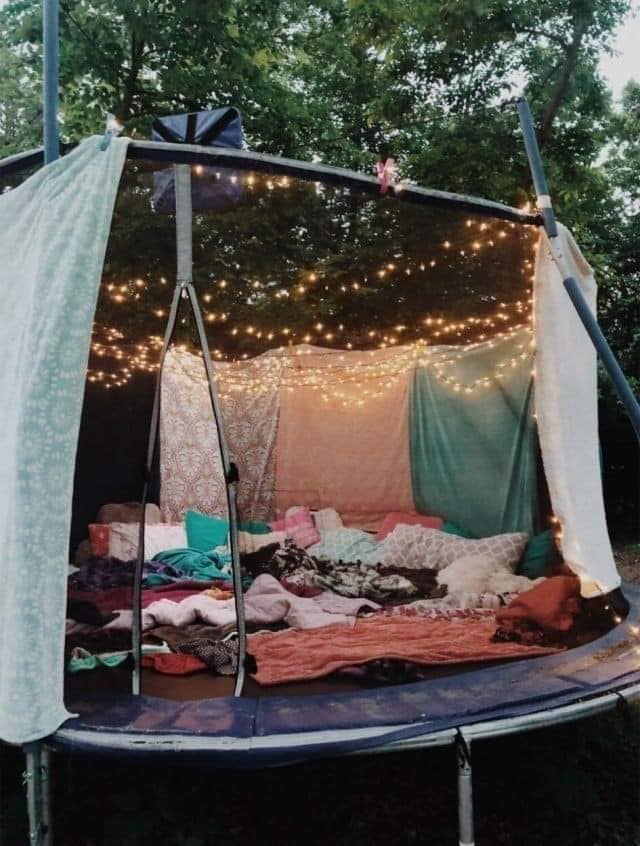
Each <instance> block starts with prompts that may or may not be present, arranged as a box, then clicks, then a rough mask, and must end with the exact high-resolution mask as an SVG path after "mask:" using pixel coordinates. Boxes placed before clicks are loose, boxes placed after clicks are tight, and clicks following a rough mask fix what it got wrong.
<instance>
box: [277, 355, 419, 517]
mask: <svg viewBox="0 0 640 846" xmlns="http://www.w3.org/2000/svg"><path fill="white" fill-rule="evenodd" d="M400 354H401V353H400ZM398 355H399V353H398V351H397V350H376V351H372V352H362V353H357V352H350V353H344V352H341V351H335V352H330V351H329V350H322V352H321V353H310V354H308V355H300V356H298V357H297V359H296V376H297V378H298V381H304V380H305V378H308V379H311V378H312V377H313V374H314V373H317V372H318V368H323V369H325V371H324V372H325V377H324V378H325V379H326V380H327V381H328V382H329V383H330V384H329V386H328V387H327V389H326V391H325V392H323V391H321V390H314V388H312V387H295V388H293V390H291V391H288V390H285V391H282V392H281V399H280V425H279V427H278V436H277V449H276V506H277V510H278V514H279V515H282V514H284V512H285V511H286V510H287V508H289V507H290V506H292V505H308V506H311V507H313V508H324V507H327V506H331V507H332V508H335V509H336V511H337V512H338V513H339V514H340V515H341V517H342V519H343V520H344V522H345V524H346V525H349V526H360V527H362V528H370V527H373V526H377V521H378V520H380V519H382V518H383V517H384V515H385V514H386V513H387V512H389V511H412V510H413V496H412V493H411V473H410V468H409V432H408V416H409V413H408V403H409V371H408V370H406V368H405V370H404V372H403V370H402V368H398V373H396V374H394V375H393V378H390V377H389V375H387V377H386V378H385V377H383V376H381V375H380V374H381V373H382V372H384V368H385V367H391V368H392V369H393V367H394V362H395V361H396V359H397V358H398ZM347 364H348V365H349V366H350V367H357V373H356V375H350V376H349V374H348V373H345V367H346V365H347ZM332 365H333V370H332V369H331V368H332ZM395 366H397V365H395ZM374 377H375V378H374ZM333 380H336V381H335V384H331V383H332V382H333ZM342 380H345V381H342ZM323 381H324V380H323ZM365 391H366V392H369V393H370V394H372V396H369V397H368V398H367V400H366V402H365V403H364V405H358V401H359V400H361V399H362V397H363V395H364V392H365Z"/></svg>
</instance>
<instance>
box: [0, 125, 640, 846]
mask: <svg viewBox="0 0 640 846" xmlns="http://www.w3.org/2000/svg"><path fill="white" fill-rule="evenodd" d="M127 157H128V158H129V159H134V160H143V161H149V162H165V163H168V164H192V165H205V166H215V165H221V166H228V167H233V168H235V169H238V170H254V171H263V172H268V173H270V174H273V175H288V176H293V177H296V178H298V179H302V180H306V181H311V182H322V183H326V184H331V185H340V186H347V187H350V188H354V189H356V190H358V191H361V192H364V193H369V194H376V195H378V196H379V191H380V186H379V183H378V181H377V179H376V178H375V177H373V176H367V175H363V174H360V173H356V172H354V171H351V170H346V169H342V168H335V167H328V166H325V165H321V164H307V163H304V162H298V161H294V160H290V159H284V158H279V157H275V156H267V155H262V154H258V153H252V152H250V151H247V150H233V149H222V148H209V147H200V146H196V145H188V144H170V143H159V142H150V141H131V142H130V143H129V146H128V151H127ZM43 161H44V154H43V150H42V149H38V150H32V151H28V152H26V153H22V154H19V155H16V156H12V157H10V158H8V159H5V160H3V161H0V177H2V176H8V175H11V174H17V173H19V172H21V171H24V170H26V169H29V168H33V167H37V166H39V165H40V164H42V163H43ZM383 201H384V202H411V203H417V204H425V205H435V206H441V207H455V208H457V209H460V210H462V211H466V212H469V213H474V214H479V215H485V216H490V217H495V218H501V219H504V220H508V221H511V222H515V223H522V224H528V225H535V226H542V225H545V226H546V224H547V221H546V220H545V218H544V216H543V215H541V214H533V213H529V212H525V211H522V210H519V209H515V208H512V207H510V206H506V205H503V204H501V203H495V202H491V201H487V200H483V199H480V198H476V197H470V196H463V195H459V194H451V193H447V192H442V191H434V190H428V189H424V188H419V187H416V186H413V185H408V186H406V187H405V188H404V189H403V190H402V191H401V192H399V193H394V192H393V191H390V192H389V193H388V194H387V196H386V197H385V198H383ZM587 331H589V330H588V329H587ZM594 343H595V341H594ZM599 351H600V350H599ZM623 592H624V594H625V597H626V599H627V600H628V602H629V604H630V610H629V613H628V616H627V618H626V619H625V620H624V621H623V622H622V623H621V624H619V625H618V626H616V627H615V628H614V629H612V630H611V631H610V632H609V633H608V634H606V635H604V636H603V637H602V638H599V639H598V640H596V641H594V642H593V643H591V644H588V645H586V646H583V647H578V648H577V649H574V650H570V651H568V652H566V653H562V654H560V655H552V656H547V657H542V658H532V659H526V660H524V661H516V662H513V663H511V664H509V665H502V666H499V667H492V668H489V669H484V670H482V669H481V670H477V671H472V672H469V673H465V674H459V675H457V676H456V675H454V676H449V677H447V678H446V679H434V680H428V681H423V682H418V683H416V684H412V685H397V686H395V687H393V688H389V690H388V692H389V693H390V694H393V695H395V697H396V698H397V699H398V701H400V700H401V699H402V697H403V696H404V695H406V696H413V695H414V693H415V691H416V689H417V688H420V689H421V690H422V691H423V692H424V693H425V694H426V693H427V692H430V691H435V690H436V689H440V688H442V689H444V688H446V687H452V686H453V685H454V684H456V683H457V684H463V685H464V686H468V685H469V684H471V685H472V686H473V681H474V677H475V681H476V683H477V684H478V685H479V689H480V687H482V686H483V685H482V676H483V674H492V675H493V676H494V677H495V678H498V677H502V676H504V679H505V685H506V686H507V687H508V688H509V690H510V691H511V693H512V697H511V700H505V701H503V702H501V703H500V707H499V708H498V707H495V708H494V709H493V711H492V710H491V709H487V708H486V707H484V708H483V707H478V708H476V709H475V710H474V709H473V708H468V709H467V711H466V713H458V714H452V715H450V719H449V720H444V719H442V718H441V717H438V718H437V719H435V718H434V717H433V716H429V713H428V709H427V708H426V706H425V709H424V710H422V711H420V709H419V708H418V710H417V711H416V710H415V708H414V711H413V712H411V713H409V711H411V709H409V710H407V709H406V708H404V709H403V708H400V709H399V711H398V715H399V717H398V719H397V720H394V719H393V715H392V714H390V712H389V709H387V712H386V714H385V716H384V719H383V720H381V721H380V722H379V723H378V724H375V723H372V722H371V721H369V722H368V724H366V725H353V726H351V727H347V726H341V725H339V720H338V721H337V723H336V724H335V725H333V727H330V728H327V727H325V728H321V727H316V728H313V727H309V726H307V727H306V728H304V727H299V728H298V729H296V730H295V731H289V732H285V731H271V732H270V731H268V725H269V721H268V720H266V718H265V717H264V715H263V723H262V725H261V726H260V725H259V721H258V716H256V715H257V704H255V703H259V702H261V701H263V702H269V703H270V704H269V713H270V714H271V712H274V713H275V712H277V710H278V708H280V709H286V708H287V701H286V697H281V698H273V699H271V698H269V699H265V700H250V699H248V698H246V699H245V700H244V701H245V703H246V702H253V703H254V705H252V708H253V710H252V711H251V713H250V710H251V709H249V710H247V715H248V716H247V715H245V716H246V718H247V720H248V722H249V723H251V726H252V730H251V731H250V732H247V733H243V734H234V733H233V732H232V731H228V732H227V733H225V732H224V730H222V731H216V732H215V733H207V732H206V731H203V732H202V733H195V732H194V731H184V730H180V729H179V728H176V727H175V726H174V728H173V730H170V729H169V728H167V727H165V728H163V729H160V730H158V729H154V730H146V729H139V730H136V729H135V728H134V727H132V726H129V727H128V728H127V727H126V726H123V725H119V726H117V725H112V726H109V725H108V719H107V718H108V712H109V707H111V706H109V705H107V706H105V709H106V710H105V716H104V717H103V723H102V724H97V723H95V722H93V723H92V722H91V720H86V719H84V718H83V717H82V716H80V717H79V718H75V719H72V720H69V721H67V723H65V724H64V725H63V726H62V727H61V728H60V729H58V731H56V732H55V733H54V734H53V735H51V736H50V737H48V738H45V739H44V740H41V741H36V742H33V743H30V744H27V745H26V746H25V753H26V758H27V769H26V774H25V779H26V784H27V795H28V810H29V819H30V842H31V844H32V846H51V844H52V843H53V834H52V827H51V798H50V791H49V777H50V766H51V755H50V753H51V752H52V751H59V750H60V751H61V750H64V749H73V750H74V751H76V752H87V753H93V754H103V755H124V756H136V757H140V756H149V755H153V756H154V757H155V756H157V755H162V754H168V755H171V756H175V755H176V754H179V755H181V756H183V757H185V758H198V759H200V760H202V759H204V760H205V761H206V762H207V763H209V764H210V765H212V766H220V767H262V766H273V765H281V764H285V763H289V764H292V763H296V762H299V761H302V760H308V759H311V758H316V757H320V756H337V755H346V754H349V755H352V754H353V755H355V754H373V753H382V752H398V751H405V750H417V749H426V748H431V747H435V746H454V747H455V749H456V753H457V761H458V777H457V783H458V827H459V834H458V842H459V844H460V846H472V844H474V842H475V840H474V833H473V787H472V762H471V745H472V743H473V742H474V741H477V740H482V739H489V738H494V737H501V736H506V735H510V734H515V733H519V732H525V731H531V730H534V729H538V728H544V727H547V726H553V725H558V724H561V723H565V722H569V721H572V720H577V719H580V718H582V717H588V716H592V715H595V714H599V713H602V712H604V711H608V710H611V709H613V708H615V707H618V706H620V705H621V704H625V703H630V702H635V701H638V700H640V662H639V661H638V655H637V651H638V650H637V647H636V646H635V644H636V643H637V642H638V638H637V635H636V634H635V633H634V629H636V627H638V626H639V625H640V589H638V588H636V587H633V586H625V587H624V591H623ZM614 662H617V663H615V664H614ZM535 665H537V669H538V670H539V672H538V674H537V675H538V676H539V677H544V678H545V679H546V681H547V682H548V685H547V687H548V690H549V692H548V693H547V694H541V693H540V692H538V694H537V695H535V696H534V695H532V692H531V691H530V690H529V691H528V695H525V694H527V690H526V685H525V686H524V687H522V689H521V690H520V692H519V696H520V699H518V697H517V695H516V694H518V683H519V684H520V685H521V686H522V685H524V682H523V679H524V676H525V673H523V672H522V671H521V669H518V668H522V667H523V666H526V667H527V668H529V669H528V670H527V672H526V676H527V677H528V678H531V675H532V673H533V672H534V667H535ZM543 668H544V670H543ZM571 668H573V675H571ZM545 673H546V676H545ZM500 674H502V676H500ZM519 676H520V680H519V682H518V681H517V680H518V677H519ZM576 679H577V681H576ZM456 680H457V681H456ZM470 680H471V681H470ZM485 687H486V685H485ZM505 689H506V688H505ZM541 689H542V688H540V690H541ZM385 692H387V691H385ZM350 696H351V694H326V695H325V696H324V697H323V698H324V699H325V700H326V703H327V704H329V703H330V702H331V701H332V700H333V699H335V697H341V698H342V699H343V701H346V699H348V698H349V697H350ZM355 696H356V698H359V699H360V701H361V702H364V701H365V700H368V701H369V705H370V707H373V708H375V707H378V708H379V709H380V708H381V703H382V697H381V691H380V689H376V690H369V691H364V692H362V693H358V694H356V695H355ZM416 696H417V694H416ZM430 697H431V693H429V698H430ZM305 698H306V697H292V698H291V700H292V702H295V705H296V707H297V708H300V704H301V703H303V702H304V700H305ZM313 698H314V699H316V698H319V697H313ZM425 698H426V697H425ZM418 699H419V697H418V696H417V699H416V702H417V700H418ZM136 700H137V701H138V702H142V701H144V702H145V704H146V703H147V702H151V703H152V707H153V700H152V699H151V698H150V697H140V696H135V695H133V694H126V695H122V697H120V698H119V700H118V703H116V705H118V706H122V705H123V703H124V704H125V705H127V704H131V705H132V706H133V707H134V708H135V703H136ZM166 701H167V700H157V702H158V703H166ZM225 701H226V700H211V702H217V703H220V702H225ZM242 701H243V700H242V699H238V698H232V697H229V702H231V703H241V702H242ZM412 701H413V700H412ZM416 702H414V703H413V704H414V705H416ZM116 705H114V704H113V703H112V706H113V707H116ZM158 707H159V706H158ZM185 707H186V706H185V704H184V703H180V708H181V709H184V708H185ZM201 707H203V708H204V706H201ZM229 707H231V706H229ZM238 707H239V706H238ZM416 707H417V705H416ZM247 708H248V706H247ZM178 710H180V709H179V708H178V703H176V711H178ZM205 710H206V709H205ZM365 710H366V709H365ZM391 710H393V709H391ZM265 713H266V712H265ZM271 716H273V714H271ZM219 722H220V723H224V720H219ZM276 722H277V720H276ZM334 722H335V721H334ZM257 729H258V730H257Z"/></svg>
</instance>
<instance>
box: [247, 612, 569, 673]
mask: <svg viewBox="0 0 640 846" xmlns="http://www.w3.org/2000/svg"><path fill="white" fill-rule="evenodd" d="M495 629H496V622H495V617H493V616H491V617H487V618H486V619H441V618H436V619H424V618H416V617H404V616H398V617H387V616H383V615H380V616H376V617H373V618H371V619H367V620H358V621H357V622H356V625H355V626H354V627H353V628H349V627H347V626H325V627H324V628H322V629H306V630H296V629H291V630H288V631H285V632H281V633H278V632H262V633H260V634H256V635H252V636H251V637H250V639H249V652H250V653H251V654H252V655H253V657H254V658H255V659H256V662H257V671H256V673H254V674H253V678H255V680H256V681H257V682H259V683H260V684H262V685H273V684H282V683H283V682H291V681H299V680H305V679H315V678H320V677H321V676H327V675H329V674H330V673H333V672H335V671H336V670H339V669H341V668H342V667H350V666H353V665H354V664H366V663H367V661H373V660H376V659H378V658H392V659H393V658H395V659H398V660H401V661H412V662H414V663H416V664H458V663H465V662H468V661H495V660H498V659H501V658H517V657H529V656H533V655H546V654H548V653H551V652H556V651H557V649H555V648H553V647H542V646H524V645H522V644H520V643H513V642H506V643H502V642H501V643H494V642H492V640H491V638H492V636H493V634H494V632H495Z"/></svg>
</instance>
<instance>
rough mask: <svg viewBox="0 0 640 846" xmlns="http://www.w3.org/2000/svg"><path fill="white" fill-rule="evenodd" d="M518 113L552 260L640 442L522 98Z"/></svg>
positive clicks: (624, 382) (637, 417) (631, 404)
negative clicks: (567, 245) (567, 243)
mask: <svg viewBox="0 0 640 846" xmlns="http://www.w3.org/2000/svg"><path fill="white" fill-rule="evenodd" d="M518 114H519V116H520V125H521V127H522V134H523V137H524V143H525V148H526V151H527V158H528V160H529V166H530V168H531V175H532V178H533V184H534V188H535V191H536V195H537V202H538V208H539V209H540V213H541V215H542V219H543V221H544V228H545V231H546V233H547V236H548V238H549V245H550V247H551V251H552V254H553V257H554V260H555V262H556V264H557V265H558V269H559V270H560V273H561V274H562V276H563V280H562V283H563V285H564V287H565V290H566V292H567V294H568V295H569V298H570V300H571V302H572V303H573V306H574V308H575V310H576V312H577V314H578V316H579V318H580V320H581V321H582V324H583V326H584V328H585V331H586V332H587V334H588V335H589V337H590V339H591V341H592V343H593V345H594V347H595V348H596V350H597V352H598V355H599V356H600V360H601V361H602V364H603V365H604V368H605V370H606V371H607V373H608V375H609V378H610V379H611V382H612V383H613V387H614V388H615V390H616V392H617V394H618V397H619V398H620V402H621V403H622V405H623V406H624V409H625V411H626V413H627V416H628V417H629V420H630V421H631V425H632V426H633V429H634V431H635V433H636V437H637V438H638V441H640V403H639V402H638V399H637V397H636V396H635V394H634V393H633V391H632V390H631V386H630V385H629V381H628V379H627V378H626V376H625V375H624V373H623V371H622V368H621V367H620V364H619V363H618V360H617V359H616V357H615V355H614V353H613V350H612V349H611V347H610V346H609V343H608V341H607V339H606V338H605V336H604V333H603V332H602V330H601V329H600V326H599V325H598V321H597V318H596V317H595V315H594V312H593V309H592V308H591V307H590V306H589V303H588V302H587V300H586V299H585V297H584V295H583V293H582V291H581V288H580V285H579V284H578V282H577V281H576V279H575V278H574V277H573V276H571V275H570V274H569V273H568V272H567V270H568V268H567V256H566V251H565V250H563V248H562V245H561V242H560V238H559V233H558V225H557V222H556V218H555V214H554V211H553V205H552V203H551V196H550V194H549V188H548V186H547V180H546V177H545V174H544V167H543V164H542V157H541V155H540V149H539V147H538V142H537V139H536V133H535V129H534V126H533V118H532V116H531V109H530V108H529V104H528V102H527V100H526V99H525V98H524V97H523V98H520V99H519V100H518Z"/></svg>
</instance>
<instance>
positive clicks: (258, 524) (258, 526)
mask: <svg viewBox="0 0 640 846" xmlns="http://www.w3.org/2000/svg"><path fill="white" fill-rule="evenodd" d="M238 529H239V530H240V531H241V532H249V533H250V534H252V535H268V534H269V532H270V531H271V529H270V528H269V524H268V523H265V522H264V521H263V520H241V521H240V525H239V526H238Z"/></svg>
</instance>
